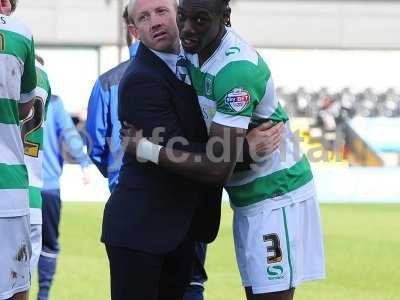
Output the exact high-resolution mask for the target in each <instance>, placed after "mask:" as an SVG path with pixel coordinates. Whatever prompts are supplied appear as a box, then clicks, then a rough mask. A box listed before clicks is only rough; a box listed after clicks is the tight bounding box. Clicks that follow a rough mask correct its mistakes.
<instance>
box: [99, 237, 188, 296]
mask: <svg viewBox="0 0 400 300" xmlns="http://www.w3.org/2000/svg"><path fill="white" fill-rule="evenodd" d="M106 250H107V255H108V260H109V263H110V277H111V299H112V300H182V299H183V295H184V294H185V291H186V289H187V287H188V286H189V283H190V279H191V275H192V270H193V261H194V255H195V248H194V241H193V240H192V239H191V237H186V238H185V239H184V240H183V241H182V242H181V244H180V245H179V246H178V247H177V248H176V249H175V250H173V251H172V252H169V253H166V254H151V253H146V252H143V251H137V250H132V249H128V248H120V247H113V246H110V245H106Z"/></svg>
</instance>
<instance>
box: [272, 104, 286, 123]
mask: <svg viewBox="0 0 400 300" xmlns="http://www.w3.org/2000/svg"><path fill="white" fill-rule="evenodd" d="M268 120H271V121H273V122H287V121H288V120H289V117H288V115H287V113H286V111H285V110H284V109H283V107H282V106H281V104H280V103H278V107H277V109H276V110H275V111H274V113H273V114H272V115H271V116H270V117H269V118H268Z"/></svg>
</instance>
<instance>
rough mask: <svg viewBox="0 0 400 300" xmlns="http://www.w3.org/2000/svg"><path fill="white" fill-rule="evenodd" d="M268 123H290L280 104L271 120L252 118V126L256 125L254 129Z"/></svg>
mask: <svg viewBox="0 0 400 300" xmlns="http://www.w3.org/2000/svg"><path fill="white" fill-rule="evenodd" d="M268 121H272V122H274V123H279V122H284V123H286V122H287V121H289V117H288V115H287V113H286V111H285V110H284V109H283V107H282V106H281V104H280V103H278V107H277V109H275V111H274V113H273V114H272V115H271V116H270V117H269V118H266V119H263V118H252V119H251V124H252V125H254V127H257V126H259V125H261V124H262V123H265V122H268Z"/></svg>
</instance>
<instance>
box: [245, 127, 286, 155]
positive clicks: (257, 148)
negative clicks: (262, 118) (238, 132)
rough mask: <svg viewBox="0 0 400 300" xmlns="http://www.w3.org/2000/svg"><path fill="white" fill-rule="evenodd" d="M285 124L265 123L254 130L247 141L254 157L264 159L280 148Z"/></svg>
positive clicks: (248, 135) (247, 137) (247, 136)
mask: <svg viewBox="0 0 400 300" xmlns="http://www.w3.org/2000/svg"><path fill="white" fill-rule="evenodd" d="M284 126H285V125H284V123H282V122H281V123H278V124H273V123H272V122H265V123H263V124H261V125H259V126H258V127H256V128H254V129H252V130H251V131H250V132H249V133H248V134H247V135H246V139H247V142H248V143H249V149H250V153H251V155H252V157H257V158H263V157H265V156H268V155H270V154H271V153H273V152H274V151H275V150H276V149H278V148H279V145H280V143H281V138H282V135H283V129H284Z"/></svg>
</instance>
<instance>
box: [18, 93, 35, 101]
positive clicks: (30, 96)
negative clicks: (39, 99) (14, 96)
mask: <svg viewBox="0 0 400 300" xmlns="http://www.w3.org/2000/svg"><path fill="white" fill-rule="evenodd" d="M33 98H35V90H33V91H32V92H30V93H27V94H21V97H20V98H19V103H22V104H23V103H28V102H29V101H31V100H33Z"/></svg>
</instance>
